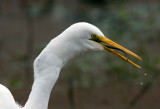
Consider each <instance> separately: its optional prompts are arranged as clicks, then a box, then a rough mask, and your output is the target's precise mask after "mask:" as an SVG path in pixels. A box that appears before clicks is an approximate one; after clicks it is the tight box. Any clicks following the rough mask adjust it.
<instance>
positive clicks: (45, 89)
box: [23, 55, 62, 109]
mask: <svg viewBox="0 0 160 109" xmlns="http://www.w3.org/2000/svg"><path fill="white" fill-rule="evenodd" d="M52 59H53V60H54V61H53V60H48V57H46V56H44V57H43V55H40V56H39V57H37V59H36V60H35V62H34V83H33V86H32V90H31V93H30V95H29V98H28V101H27V102H26V104H25V106H24V108H23V109H48V102H49V98H50V93H51V91H52V88H53V86H54V85H55V83H56V81H57V79H58V77H59V73H60V70H61V67H62V64H60V63H62V62H60V61H59V60H56V58H53V57H52Z"/></svg>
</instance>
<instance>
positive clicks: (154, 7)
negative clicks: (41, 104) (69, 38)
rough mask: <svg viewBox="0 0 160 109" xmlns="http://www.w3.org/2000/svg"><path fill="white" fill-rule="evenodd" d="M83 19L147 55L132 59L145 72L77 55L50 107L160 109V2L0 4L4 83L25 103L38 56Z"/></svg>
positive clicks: (104, 56)
mask: <svg viewBox="0 0 160 109" xmlns="http://www.w3.org/2000/svg"><path fill="white" fill-rule="evenodd" d="M81 21H83V22H89V23H91V24H93V25H95V26H97V27H99V28H100V29H101V30H102V32H103V33H104V34H105V35H106V36H107V37H109V38H110V39H112V40H113V41H115V42H117V43H118V44H120V45H122V46H124V47H126V48H128V49H130V50H131V51H133V52H135V53H136V54H138V55H139V56H140V57H142V58H143V62H140V61H138V60H137V59H134V58H132V57H129V58H130V59H131V60H133V61H134V62H136V63H137V64H139V65H140V66H142V69H138V68H135V67H134V66H132V65H131V64H128V63H126V62H124V61H122V60H120V59H118V58H116V57H115V56H113V55H111V54H109V53H103V52H90V53H86V54H83V55H81V56H79V57H76V58H74V59H72V60H71V61H70V62H68V63H67V65H66V66H65V67H64V68H63V69H62V71H61V74H60V77H59V79H58V81H57V83H56V85H55V87H54V89H53V91H52V94H51V98H50V103H49V109H53V108H55V109H160V87H159V86H160V55H159V54H160V44H159V43H160V1H159V0H0V83H1V84H3V85H5V86H7V87H8V88H9V89H10V90H11V92H12V94H13V95H14V97H15V100H16V101H17V102H19V103H20V104H21V105H24V104H25V102H26V100H27V98H28V95H29V93H30V90H31V86H32V82H33V68H32V63H33V61H34V59H35V58H36V56H37V55H38V54H39V53H40V52H41V50H42V49H43V48H44V47H45V45H46V44H47V43H48V42H49V41H50V40H51V39H52V38H54V37H56V36H57V35H58V34H60V33H61V32H62V31H63V30H64V29H66V28H67V27H69V26H70V25H71V24H73V23H76V22H81Z"/></svg>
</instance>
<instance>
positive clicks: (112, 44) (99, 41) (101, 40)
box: [93, 36, 142, 68]
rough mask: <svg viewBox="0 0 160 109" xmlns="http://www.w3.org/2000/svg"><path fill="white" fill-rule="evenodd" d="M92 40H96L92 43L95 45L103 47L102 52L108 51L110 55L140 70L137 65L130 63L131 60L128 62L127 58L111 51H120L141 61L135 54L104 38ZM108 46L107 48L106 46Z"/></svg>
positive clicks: (99, 37) (97, 37) (98, 37)
mask: <svg viewBox="0 0 160 109" xmlns="http://www.w3.org/2000/svg"><path fill="white" fill-rule="evenodd" d="M93 39H96V40H94V41H96V42H97V43H99V44H101V45H102V46H103V47H104V50H105V51H108V52H110V53H111V54H113V55H115V56H117V57H119V58H121V59H123V60H125V61H127V62H129V63H131V64H132V65H133V66H136V67H138V68H141V67H140V66H139V65H137V64H135V63H134V62H132V61H131V60H129V59H128V58H127V57H125V56H123V55H121V54H120V53H118V52H116V51H114V50H113V49H117V50H121V51H123V52H124V53H126V55H127V54H129V55H132V56H133V57H135V58H137V59H139V60H142V58H140V57H139V56H138V55H136V54H135V53H133V52H131V51H130V50H128V49H126V48H124V47H122V46H120V45H119V44H117V43H115V42H113V41H112V40H110V39H108V38H106V37H104V36H96V38H93ZM106 44H107V45H106ZM108 45H109V46H108Z"/></svg>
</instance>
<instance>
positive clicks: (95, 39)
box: [90, 34, 101, 42]
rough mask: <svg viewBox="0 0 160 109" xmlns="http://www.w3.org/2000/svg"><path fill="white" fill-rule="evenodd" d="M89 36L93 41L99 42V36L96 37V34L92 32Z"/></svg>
mask: <svg viewBox="0 0 160 109" xmlns="http://www.w3.org/2000/svg"><path fill="white" fill-rule="evenodd" d="M91 37H92V38H91V39H90V40H93V41H96V42H101V40H99V38H98V37H97V35H96V34H92V35H91Z"/></svg>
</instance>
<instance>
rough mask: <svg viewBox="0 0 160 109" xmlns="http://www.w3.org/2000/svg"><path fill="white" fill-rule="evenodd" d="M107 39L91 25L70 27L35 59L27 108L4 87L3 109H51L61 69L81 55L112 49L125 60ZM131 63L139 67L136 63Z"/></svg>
mask: <svg viewBox="0 0 160 109" xmlns="http://www.w3.org/2000/svg"><path fill="white" fill-rule="evenodd" d="M97 39H98V40H97ZM104 39H105V37H104V35H103V33H102V32H101V31H100V30H99V29H98V28H97V27H95V26H93V25H91V24H89V23H85V22H82V23H76V24H73V25H72V26H70V27H69V28H67V29H66V30H65V31H64V32H62V33H61V34H60V35H59V36H57V37H56V38H54V39H52V40H51V41H50V42H49V44H48V45H47V46H46V47H45V48H44V50H43V51H42V52H41V53H40V55H39V56H38V57H37V58H36V59H35V61H34V83H33V86H32V90H31V93H30V95H29V98H28V101H27V102H26V104H25V105H24V107H20V106H19V105H17V104H16V102H15V100H14V98H13V96H12V94H11V92H10V91H9V90H8V89H7V88H6V87H5V86H3V85H0V109H47V108H48V101H49V97H50V93H51V90H52V88H53V86H54V85H55V83H56V81H57V79H58V77H59V73H60V70H61V68H62V67H63V65H64V64H65V63H66V62H67V61H68V60H69V59H71V58H72V57H74V56H76V55H78V54H80V53H83V52H86V51H93V50H94V51H95V50H96V51H104V50H105V51H109V50H111V51H109V52H111V53H112V54H114V55H118V57H120V58H122V59H124V60H125V57H122V55H120V54H119V53H117V52H115V51H114V50H112V49H113V48H112V49H111V48H108V47H107V46H105V45H104V44H103V43H107V44H109V45H111V44H110V43H108V42H107V41H105V40H104ZM114 44H115V43H114ZM114 44H112V45H111V46H113V47H114V48H116V47H117V48H118V49H121V50H123V51H125V52H126V53H128V54H131V55H133V56H135V57H137V58H138V56H137V55H135V54H134V53H132V52H128V51H127V49H124V48H123V47H122V48H121V46H117V45H114ZM127 61H128V60H127ZM129 61H130V60H129ZM129 61H128V62H129ZM130 63H131V64H133V65H135V66H136V64H134V63H133V62H130ZM137 66H138V65H137Z"/></svg>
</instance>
